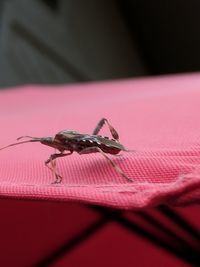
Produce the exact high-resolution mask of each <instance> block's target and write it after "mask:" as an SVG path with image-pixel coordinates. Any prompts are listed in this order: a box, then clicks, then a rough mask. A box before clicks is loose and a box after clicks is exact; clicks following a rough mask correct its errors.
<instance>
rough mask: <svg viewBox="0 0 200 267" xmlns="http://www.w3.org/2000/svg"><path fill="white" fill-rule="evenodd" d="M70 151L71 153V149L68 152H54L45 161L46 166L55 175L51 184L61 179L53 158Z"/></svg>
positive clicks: (62, 155)
mask: <svg viewBox="0 0 200 267" xmlns="http://www.w3.org/2000/svg"><path fill="white" fill-rule="evenodd" d="M72 153H73V152H72V151H70V152H69V153H59V154H57V153H55V154H52V155H51V156H50V157H49V159H48V160H46V161H45V165H46V167H47V168H49V169H50V170H51V171H52V172H53V174H54V176H55V177H56V180H55V181H54V182H53V184H59V183H61V181H62V176H60V175H59V174H58V173H57V172H56V165H55V163H56V162H55V160H56V159H57V158H60V157H65V156H68V155H71V154H72ZM49 163H50V164H51V167H50V166H49V165H48V164H49Z"/></svg>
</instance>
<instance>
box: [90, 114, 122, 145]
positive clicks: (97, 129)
mask: <svg viewBox="0 0 200 267" xmlns="http://www.w3.org/2000/svg"><path fill="white" fill-rule="evenodd" d="M105 122H106V123H107V125H108V127H109V130H110V132H111V135H112V137H113V138H114V139H115V140H119V135H118V133H117V131H116V130H115V129H114V128H113V126H112V125H111V124H110V123H109V122H108V120H107V119H105V118H102V119H101V120H100V121H99V122H98V124H97V126H96V127H95V129H94V131H93V133H92V134H93V135H97V134H98V133H99V131H100V130H101V128H102V127H103V125H104V124H105Z"/></svg>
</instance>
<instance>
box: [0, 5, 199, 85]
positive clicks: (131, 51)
mask: <svg viewBox="0 0 200 267" xmlns="http://www.w3.org/2000/svg"><path fill="white" fill-rule="evenodd" d="M199 10H200V2H199V1H198V0H191V1H181V0H173V1H165V0H164V1H159V0H154V1H147V0H146V1H145V0H109V1H107V0H101V1H99V0H84V1H82V0H67V1H65V0H28V1H27V0H18V1H13V0H0V87H1V88H3V87H8V86H13V85H19V84H27V83H39V84H45V83H50V84H57V83H72V82H84V81H96V80H107V79H118V78H127V77H138V76H146V75H160V74H169V73H181V72H193V71H199V69H200V49H199V47H200V37H199V25H200V16H199Z"/></svg>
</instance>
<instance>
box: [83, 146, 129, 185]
mask: <svg viewBox="0 0 200 267" xmlns="http://www.w3.org/2000/svg"><path fill="white" fill-rule="evenodd" d="M92 152H100V153H101V155H102V156H104V158H105V159H106V160H107V161H109V162H110V163H111V165H112V167H113V168H114V169H115V171H116V172H118V173H119V174H120V175H121V176H122V177H123V178H125V179H126V181H127V182H129V183H132V182H133V181H132V180H131V179H130V178H129V177H128V176H127V175H126V174H125V173H124V172H123V171H122V169H121V168H120V167H119V166H118V165H117V164H116V163H115V162H114V161H112V160H111V159H110V158H109V157H108V156H107V155H106V154H105V153H104V152H103V151H102V150H101V148H99V147H88V148H85V149H83V150H82V151H80V152H79V154H80V155H81V154H87V153H92Z"/></svg>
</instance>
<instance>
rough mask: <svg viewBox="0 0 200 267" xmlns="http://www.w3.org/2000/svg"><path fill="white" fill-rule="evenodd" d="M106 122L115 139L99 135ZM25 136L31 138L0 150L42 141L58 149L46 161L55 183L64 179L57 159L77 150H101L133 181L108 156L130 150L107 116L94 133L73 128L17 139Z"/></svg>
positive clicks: (125, 176) (80, 152) (114, 166)
mask: <svg viewBox="0 0 200 267" xmlns="http://www.w3.org/2000/svg"><path fill="white" fill-rule="evenodd" d="M105 123H107V125H108V127H109V130H110V133H111V135H112V137H113V139H110V138H108V137H103V136H101V135H98V133H99V131H100V130H101V128H102V127H103V125H104V124H105ZM24 138H29V140H26V141H20V142H17V143H13V144H10V145H8V146H5V147H3V148H1V149H0V150H2V149H5V148H7V147H10V146H15V145H20V144H24V143H29V142H40V143H41V144H44V145H47V146H50V147H53V148H55V149H57V150H58V151H59V152H60V153H54V154H51V155H50V157H49V158H48V159H47V160H46V161H45V165H46V166H47V167H48V168H49V169H50V170H51V171H52V172H53V174H54V175H55V178H56V180H55V181H54V182H53V183H55V184H58V183H60V182H61V181H62V176H60V175H59V174H58V173H57V171H56V159H57V158H60V157H65V156H68V155H71V154H72V153H73V152H77V153H78V154H80V155H82V154H89V153H96V152H99V153H101V155H102V156H104V157H105V159H106V160H107V161H109V162H110V163H111V165H112V167H113V168H114V169H115V170H116V172H118V173H119V174H120V175H121V176H122V177H124V178H125V179H126V180H127V181H128V182H133V181H132V180H131V179H130V178H129V177H128V176H127V175H126V174H125V173H124V172H123V171H122V170H121V168H120V167H119V166H118V165H116V163H115V162H114V161H113V160H112V159H110V158H109V157H108V156H107V154H112V155H116V154H118V153H119V152H120V151H129V150H127V149H126V148H125V147H124V146H123V145H122V144H120V143H119V135H118V133H117V131H116V130H115V129H114V128H113V126H112V125H111V124H110V123H109V122H108V120H107V119H105V118H102V119H101V120H100V121H99V122H98V124H97V125H96V127H95V129H94V131H93V132H92V134H82V133H78V132H76V131H73V130H63V131H60V132H58V133H57V134H56V135H55V136H54V137H41V138H40V137H31V136H21V137H19V138H17V140H18V141H19V140H21V139H24ZM66 151H67V152H66ZM49 164H50V166H49Z"/></svg>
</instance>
